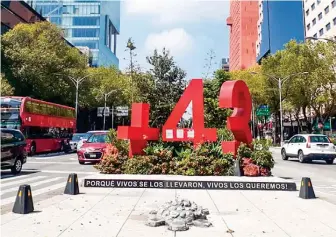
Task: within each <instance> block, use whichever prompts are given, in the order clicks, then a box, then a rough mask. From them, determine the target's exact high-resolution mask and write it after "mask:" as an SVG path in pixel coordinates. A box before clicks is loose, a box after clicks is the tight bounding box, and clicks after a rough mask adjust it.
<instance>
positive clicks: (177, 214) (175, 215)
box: [169, 211, 180, 218]
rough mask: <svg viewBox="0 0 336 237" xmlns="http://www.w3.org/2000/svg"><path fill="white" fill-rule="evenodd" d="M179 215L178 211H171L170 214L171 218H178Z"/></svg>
mask: <svg viewBox="0 0 336 237" xmlns="http://www.w3.org/2000/svg"><path fill="white" fill-rule="evenodd" d="M179 215H180V213H178V212H177V211H171V212H170V214H169V216H170V217H171V218H176V217H178V216H179Z"/></svg>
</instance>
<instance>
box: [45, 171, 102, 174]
mask: <svg viewBox="0 0 336 237" xmlns="http://www.w3.org/2000/svg"><path fill="white" fill-rule="evenodd" d="M39 171H40V172H42V173H54V174H72V173H76V174H99V171H97V172H90V171H76V170H39Z"/></svg>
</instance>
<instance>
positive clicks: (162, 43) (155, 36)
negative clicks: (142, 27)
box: [145, 28, 194, 56]
mask: <svg viewBox="0 0 336 237" xmlns="http://www.w3.org/2000/svg"><path fill="white" fill-rule="evenodd" d="M193 44H194V40H193V38H192V36H191V35H189V34H188V33H187V32H186V31H185V30H184V29H183V28H174V29H172V30H167V31H162V32H160V33H152V34H149V35H148V36H147V39H146V42H145V48H146V50H147V51H148V52H151V51H153V50H154V49H158V50H161V49H162V48H164V47H165V48H166V49H168V50H170V52H171V54H172V55H173V56H181V55H184V54H186V53H188V52H189V51H190V50H191V49H192V48H193Z"/></svg>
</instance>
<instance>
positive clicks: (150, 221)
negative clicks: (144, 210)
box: [146, 218, 166, 227]
mask: <svg viewBox="0 0 336 237" xmlns="http://www.w3.org/2000/svg"><path fill="white" fill-rule="evenodd" d="M165 224H166V222H165V221H164V220H163V219H161V218H153V219H148V220H147V223H146V225H148V226H150V227H157V226H162V225H165Z"/></svg>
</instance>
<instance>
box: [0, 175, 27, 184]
mask: <svg viewBox="0 0 336 237" xmlns="http://www.w3.org/2000/svg"><path fill="white" fill-rule="evenodd" d="M25 177H26V178H27V177H28V175H24V174H22V175H15V174H8V175H1V183H2V184H3V183H6V182H8V181H12V180H17V179H23V178H25Z"/></svg>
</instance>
